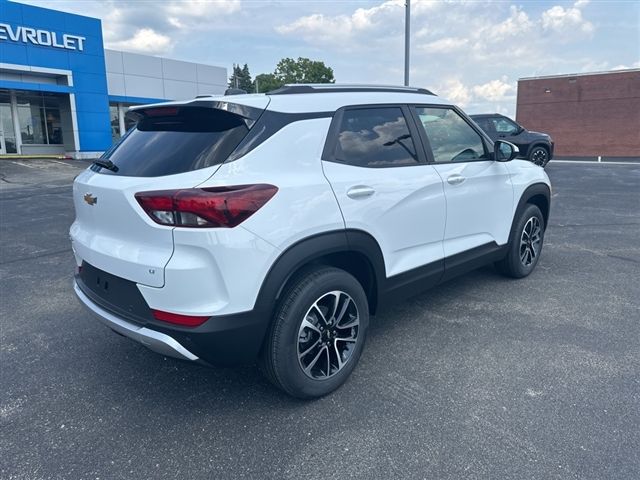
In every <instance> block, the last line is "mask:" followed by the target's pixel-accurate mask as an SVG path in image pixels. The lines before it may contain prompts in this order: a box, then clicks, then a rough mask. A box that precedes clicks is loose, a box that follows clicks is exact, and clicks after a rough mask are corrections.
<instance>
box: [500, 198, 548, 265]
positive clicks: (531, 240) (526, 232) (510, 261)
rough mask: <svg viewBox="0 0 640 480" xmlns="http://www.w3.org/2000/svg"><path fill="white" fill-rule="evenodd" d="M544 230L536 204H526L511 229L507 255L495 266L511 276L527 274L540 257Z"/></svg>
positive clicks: (542, 218)
mask: <svg viewBox="0 0 640 480" xmlns="http://www.w3.org/2000/svg"><path fill="white" fill-rule="evenodd" d="M544 230H545V224H544V217H543V216H542V212H541V211H540V209H539V208H538V207H537V206H536V205H531V204H527V205H526V208H525V209H524V211H523V212H522V214H521V215H520V216H519V217H518V219H517V221H516V222H515V224H514V226H513V228H512V230H511V235H510V238H509V246H508V250H507V255H506V256H505V258H504V259H503V260H501V261H499V262H497V263H496V268H497V269H498V270H499V271H500V272H501V273H503V274H505V275H508V276H510V277H513V278H522V277H526V276H527V275H529V274H530V273H531V272H532V271H533V269H534V268H535V267H536V265H537V264H538V260H539V259H540V253H541V252H542V243H543V241H544Z"/></svg>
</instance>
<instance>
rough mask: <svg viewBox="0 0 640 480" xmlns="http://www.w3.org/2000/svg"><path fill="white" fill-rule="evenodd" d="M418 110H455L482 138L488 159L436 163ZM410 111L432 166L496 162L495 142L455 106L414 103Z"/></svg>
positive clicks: (410, 106)
mask: <svg viewBox="0 0 640 480" xmlns="http://www.w3.org/2000/svg"><path fill="white" fill-rule="evenodd" d="M418 108H439V109H446V110H453V111H454V112H455V113H457V114H458V115H459V116H460V118H462V120H463V121H464V122H466V123H467V125H469V127H471V129H472V130H473V131H474V132H476V133H477V134H478V135H479V136H480V140H481V141H482V145H483V147H484V149H485V154H486V155H487V156H488V158H477V159H474V160H458V161H455V162H452V161H449V162H436V160H435V157H434V156H433V149H432V148H431V142H429V137H428V136H427V132H426V131H425V129H424V127H422V126H421V125H420V117H419V116H418V112H417V109H418ZM409 110H410V111H411V114H412V117H413V121H414V122H415V124H416V128H417V130H418V132H419V135H420V140H421V141H422V146H423V148H424V151H425V153H426V155H427V158H428V162H429V163H430V164H431V165H447V164H452V163H470V162H487V161H495V159H494V154H493V148H492V147H493V141H492V140H491V138H490V137H489V136H488V134H487V133H486V132H485V131H484V130H482V129H481V128H480V127H479V126H478V125H476V124H475V122H473V120H471V119H470V118H469V117H468V116H467V114H465V113H464V112H463V111H462V110H460V109H459V108H458V107H456V106H455V105H441V104H426V103H412V104H411V105H409Z"/></svg>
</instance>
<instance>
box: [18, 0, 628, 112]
mask: <svg viewBox="0 0 640 480" xmlns="http://www.w3.org/2000/svg"><path fill="white" fill-rule="evenodd" d="M21 3H29V4H33V5H39V6H42V7H46V8H52V9H56V10H62V11H68V12H72V13H79V14H82V15H88V16H92V17H96V18H100V19H101V20H102V29H103V33H104V39H105V45H106V47H107V48H112V49H117V50H125V51H131V52H139V53H144V54H149V55H161V56H165V57H169V58H175V59H179V60H187V61H193V62H199V63H208V64H212V65H220V66H224V67H227V69H228V71H229V72H230V71H231V67H232V65H233V64H234V63H239V64H244V63H247V64H248V65H249V70H250V72H251V74H252V75H253V76H255V75H256V74H260V73H267V72H273V70H274V68H275V66H276V64H277V62H278V61H279V60H280V59H281V58H283V57H293V58H297V57H308V58H311V59H314V60H322V61H324V62H325V64H326V65H328V66H330V67H332V68H333V70H334V75H335V78H336V81H337V82H344V83H376V84H392V85H401V84H402V83H403V80H404V4H405V1H404V0H386V1H385V0H367V1H365V0H362V1H355V0H342V1H339V0H324V1H320V0H310V1H307V0H164V1H163V0H127V1H122V0H75V1H72V0H22V2H21ZM411 6H412V7H411V63H410V65H411V71H410V72H411V73H410V83H411V85H414V86H419V87H425V88H428V89H430V90H432V91H433V92H434V93H436V94H438V95H441V96H443V97H446V98H449V99H450V100H452V101H453V102H455V103H457V104H458V105H460V106H462V107H463V108H464V109H465V110H466V111H467V112H469V113H481V112H500V113H504V114H507V115H511V116H513V115H514V114H515V103H516V87H517V80H518V78H522V77H531V76H540V75H555V74H568V73H584V72H593V71H606V70H614V69H623V68H640V2H638V1H636V0H630V1H619V0H601V1H595V0H573V1H561V0H552V1H522V0H521V1H519V2H510V1H488V0H487V1H483V0H475V1H468V0H467V1H458V0H412V2H411Z"/></svg>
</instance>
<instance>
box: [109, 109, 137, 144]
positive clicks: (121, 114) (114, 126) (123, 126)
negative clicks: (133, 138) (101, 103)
mask: <svg viewBox="0 0 640 480" xmlns="http://www.w3.org/2000/svg"><path fill="white" fill-rule="evenodd" d="M132 105H134V104H132V103H110V104H109V118H110V119H111V142H112V143H113V144H115V143H116V142H117V141H118V140H120V138H121V137H122V136H123V135H124V134H125V133H127V132H128V131H129V130H131V128H133V127H135V125H136V120H135V118H134V117H132V116H131V115H127V110H128V109H129V107H130V106H132Z"/></svg>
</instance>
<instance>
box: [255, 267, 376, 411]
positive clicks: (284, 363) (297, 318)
mask: <svg viewBox="0 0 640 480" xmlns="http://www.w3.org/2000/svg"><path fill="white" fill-rule="evenodd" d="M368 326H369V307H368V303H367V297H366V294H365V293H364V290H363V288H362V286H361V285H360V283H359V282H358V281H357V280H356V279H355V278H354V277H353V276H352V275H350V274H349V273H347V272H345V271H344V270H340V269H337V268H333V267H323V266H321V267H317V268H315V269H312V270H309V271H307V272H306V273H304V274H303V275H301V276H299V277H298V278H297V279H296V280H294V281H293V282H292V284H291V285H290V286H289V287H288V288H287V290H286V292H285V293H284V295H283V298H282V301H281V302H280V305H279V308H278V310H277V311H276V314H275V317H274V319H273V324H272V326H271V328H270V331H269V334H268V337H267V339H266V343H265V346H264V348H263V352H262V355H261V365H262V369H263V370H264V372H265V373H266V375H267V377H268V378H269V380H271V382H273V383H274V384H275V385H276V386H277V387H279V388H281V389H282V390H284V391H285V392H287V393H288V394H290V395H292V396H294V397H298V398H314V397H320V396H323V395H326V394H328V393H330V392H331V391H333V390H335V389H336V388H338V387H339V386H340V385H342V384H343V383H344V382H345V381H346V380H347V378H348V377H349V375H350V374H351V372H352V371H353V369H354V368H355V366H356V364H357V363H358V359H359V358H360V354H361V353H362V349H363V347H364V342H365V339H366V335H367V329H368Z"/></svg>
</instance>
